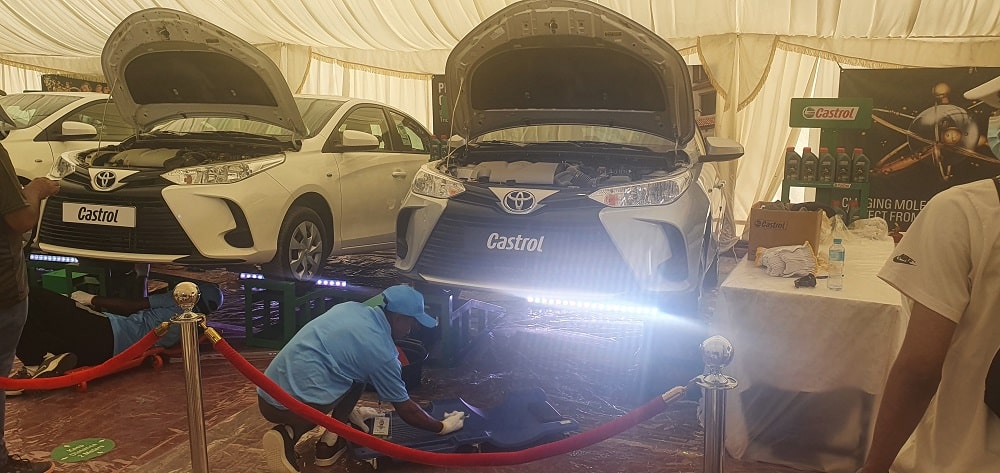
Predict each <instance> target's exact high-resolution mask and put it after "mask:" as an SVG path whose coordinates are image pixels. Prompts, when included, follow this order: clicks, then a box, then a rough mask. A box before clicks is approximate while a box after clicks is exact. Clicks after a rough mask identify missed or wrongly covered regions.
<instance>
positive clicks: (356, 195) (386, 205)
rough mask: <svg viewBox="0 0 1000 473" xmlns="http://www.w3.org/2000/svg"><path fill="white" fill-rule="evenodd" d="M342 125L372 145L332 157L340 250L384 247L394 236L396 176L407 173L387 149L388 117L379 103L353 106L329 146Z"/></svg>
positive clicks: (388, 135)
mask: <svg viewBox="0 0 1000 473" xmlns="http://www.w3.org/2000/svg"><path fill="white" fill-rule="evenodd" d="M346 130H355V131H361V132H365V133H370V134H372V135H374V136H375V137H376V138H378V140H379V145H378V148H377V149H366V150H343V151H342V152H340V153H339V155H338V157H337V160H338V166H339V168H340V188H341V192H342V194H341V195H342V196H343V202H342V204H341V212H340V215H334V218H335V219H338V222H339V225H337V227H338V229H339V231H340V234H341V245H342V249H343V250H345V251H352V248H353V249H354V250H357V249H359V248H362V247H370V248H378V247H389V246H391V245H392V244H393V242H394V241H395V231H396V212H398V211H399V205H400V198H399V196H398V185H399V183H398V181H399V180H400V179H405V177H406V176H407V175H408V176H409V177H410V179H412V173H408V172H407V171H406V169H404V168H403V167H402V166H401V164H400V162H399V159H400V156H401V154H400V153H396V152H393V151H392V146H391V144H390V142H391V137H390V136H391V135H390V128H389V121H388V120H387V119H386V116H385V112H384V111H383V110H382V107H381V106H379V105H375V104H370V105H369V104H365V105H358V106H355V107H354V108H353V109H352V110H351V111H349V112H348V113H347V114H346V115H345V116H344V118H343V119H342V120H341V122H340V123H339V124H338V125H337V127H336V130H335V131H334V133H333V135H332V136H331V140H333V141H334V143H333V149H337V146H338V145H339V143H337V142H336V141H337V140H338V139H339V138H338V137H339V136H342V135H343V132H344V131H346Z"/></svg>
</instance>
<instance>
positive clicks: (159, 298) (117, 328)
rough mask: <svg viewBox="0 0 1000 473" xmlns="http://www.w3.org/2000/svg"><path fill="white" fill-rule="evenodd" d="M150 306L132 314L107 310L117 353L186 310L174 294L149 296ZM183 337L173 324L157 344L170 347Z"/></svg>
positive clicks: (106, 313) (178, 328)
mask: <svg viewBox="0 0 1000 473" xmlns="http://www.w3.org/2000/svg"><path fill="white" fill-rule="evenodd" d="M148 299H149V308H148V309H143V310H140V311H139V312H136V313H134V314H132V315H127V316H125V315H118V314H112V313H109V312H105V313H104V315H107V316H108V321H110V322H111V331H112V332H114V334H115V353H114V354H115V355H117V354H119V353H121V352H123V351H125V350H126V349H127V348H128V347H130V346H132V345H135V342H138V341H139V340H140V339H141V338H142V337H145V336H146V334H147V333H149V331H150V330H153V329H154V328H156V327H158V326H159V325H160V323H162V322H166V321H168V320H170V319H171V317H173V316H175V315H177V314H180V313H181V312H184V309H181V308H180V306H178V305H177V302H175V301H174V296H173V294H170V293H162V294H153V295H151V296H149V298H148ZM180 339H181V329H180V327H178V326H177V324H171V325H170V330H167V333H166V334H165V335H164V336H162V337H160V340H159V341H158V342H156V346H160V347H169V346H173V345H176V344H177V342H179V341H180Z"/></svg>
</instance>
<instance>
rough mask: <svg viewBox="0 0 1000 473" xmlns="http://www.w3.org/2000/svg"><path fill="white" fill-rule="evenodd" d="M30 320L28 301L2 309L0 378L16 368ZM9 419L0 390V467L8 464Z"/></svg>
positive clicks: (3, 393)
mask: <svg viewBox="0 0 1000 473" xmlns="http://www.w3.org/2000/svg"><path fill="white" fill-rule="evenodd" d="M27 319H28V299H27V298H25V299H24V300H23V301H21V302H18V303H17V304H14V305H12V306H10V307H4V308H2V309H0V376H8V375H9V374H10V370H11V368H13V366H14V351H15V350H17V342H18V340H20V339H21V329H22V328H23V327H24V321H25V320H27ZM6 419H7V394H6V392H5V391H4V390H2V389H0V466H3V465H6V464H7V443H6V442H4V440H3V427H4V421H6Z"/></svg>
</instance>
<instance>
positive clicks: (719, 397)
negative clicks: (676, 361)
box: [695, 335, 736, 473]
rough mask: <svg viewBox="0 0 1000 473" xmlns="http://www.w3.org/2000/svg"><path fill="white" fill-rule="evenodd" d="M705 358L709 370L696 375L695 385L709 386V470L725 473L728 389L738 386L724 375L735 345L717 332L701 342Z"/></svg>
mask: <svg viewBox="0 0 1000 473" xmlns="http://www.w3.org/2000/svg"><path fill="white" fill-rule="evenodd" d="M701 358H702V360H703V361H704V362H705V373H704V374H702V375H701V376H698V377H697V378H695V384H697V385H698V386H701V387H702V388H705V396H704V402H705V465H704V469H703V471H704V472H705V473H722V461H723V459H724V458H725V456H726V451H725V448H724V447H723V442H725V439H726V435H725V433H726V391H728V390H730V389H733V388H735V387H736V380H735V379H733V378H732V377H730V376H726V375H724V374H722V368H725V367H726V366H727V365H729V362H730V361H732V359H733V344H732V343H730V342H729V340H727V339H726V338H725V337H721V336H719V335H714V336H711V337H708V338H707V339H706V340H705V341H704V342H701Z"/></svg>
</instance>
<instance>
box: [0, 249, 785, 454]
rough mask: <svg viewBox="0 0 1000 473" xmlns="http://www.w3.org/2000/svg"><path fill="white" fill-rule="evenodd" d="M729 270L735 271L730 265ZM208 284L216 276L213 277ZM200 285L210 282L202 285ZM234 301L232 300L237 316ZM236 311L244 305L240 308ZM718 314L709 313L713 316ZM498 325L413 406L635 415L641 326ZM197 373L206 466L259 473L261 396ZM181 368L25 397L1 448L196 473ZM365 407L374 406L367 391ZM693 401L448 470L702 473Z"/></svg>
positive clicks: (580, 322) (235, 334) (223, 374)
mask: <svg viewBox="0 0 1000 473" xmlns="http://www.w3.org/2000/svg"><path fill="white" fill-rule="evenodd" d="M729 266H730V267H731V263H730V264H729ZM211 276H212V277H221V276H220V275H218V274H215V275H211ZM202 277H203V278H204V275H202ZM234 302H235V301H229V302H227V305H228V306H229V307H230V309H232V307H233V305H229V304H230V303H234ZM235 305H236V306H237V307H238V306H239V304H235ZM710 307H711V304H709V309H708V310H711V309H710ZM525 314H526V315H525V316H523V317H518V318H511V319H512V320H508V321H506V323H503V324H500V325H499V326H498V327H497V329H496V330H494V331H493V332H492V334H491V336H490V337H486V338H484V339H483V340H481V341H480V342H479V343H478V344H477V345H476V346H475V348H474V349H473V350H472V351H471V352H470V353H469V355H468V356H467V357H466V358H465V359H464V361H463V362H462V363H460V364H459V365H458V366H456V367H450V368H449V367H427V368H425V369H424V373H423V374H424V380H425V382H424V386H423V387H422V388H420V389H418V390H415V391H414V392H412V393H411V394H412V395H413V398H414V399H415V400H417V401H418V402H426V401H430V400H433V399H442V398H453V397H459V396H461V397H462V398H463V399H465V400H467V401H469V402H470V403H472V404H474V405H481V406H487V407H488V406H490V405H492V404H493V403H495V402H497V400H498V399H499V396H501V395H502V393H504V392H506V391H507V390H509V389H513V388H518V387H525V386H538V387H541V388H543V389H544V390H545V391H546V393H547V394H548V396H549V401H550V403H551V404H552V405H553V406H554V407H555V408H556V409H557V410H558V411H560V413H561V414H563V415H564V416H567V417H571V418H574V419H576V420H577V421H578V422H579V423H580V425H581V428H582V429H585V430H586V429H592V428H595V427H597V426H599V425H601V424H603V423H605V422H607V421H609V420H610V419H613V418H615V417H616V416H619V415H621V414H623V413H625V412H627V411H628V410H629V409H630V408H632V407H635V405H636V404H637V403H636V402H635V396H634V390H632V391H630V390H631V389H632V388H631V387H632V386H634V384H633V381H634V380H635V379H636V376H637V371H636V370H637V366H636V342H637V340H638V339H637V334H638V333H639V327H641V326H640V325H637V324H636V323H635V321H629V320H625V319H620V320H608V319H593V318H587V317H579V314H564V313H556V312H551V311H548V312H545V311H536V312H531V311H526V312H525ZM240 330H241V329H240V328H239V327H235V328H232V329H228V330H227V329H224V330H223V335H224V336H225V337H226V338H227V340H229V341H230V342H231V343H232V344H233V345H234V346H235V347H237V349H238V350H239V351H240V353H241V354H242V355H243V356H244V357H245V358H246V359H248V360H249V361H250V362H251V363H252V364H253V365H254V366H256V367H258V368H260V369H263V368H264V367H265V366H266V365H267V363H268V362H269V360H270V359H271V357H272V356H273V352H270V351H267V350H263V349H257V348H249V347H246V346H245V344H243V343H242V334H241V333H240ZM201 370H202V375H203V393H204V408H205V424H206V427H207V430H206V432H207V440H208V451H209V466H210V470H211V471H213V472H220V473H221V472H232V473H237V472H241V473H242V472H256V471H263V467H264V462H263V457H262V452H261V436H262V435H263V433H264V432H265V431H266V430H267V429H269V428H270V427H271V425H270V424H268V423H267V422H266V421H265V420H264V419H262V418H261V417H260V415H259V413H258V411H257V407H256V394H255V390H254V386H253V385H252V384H251V383H250V382H249V381H248V380H247V379H246V378H244V377H243V376H242V375H241V374H239V373H238V372H237V371H236V370H235V369H234V368H233V367H232V366H231V365H230V364H229V362H228V361H226V360H225V359H224V358H222V357H221V356H220V355H218V354H217V353H214V352H213V351H211V350H209V351H208V352H203V354H202V363H201ZM185 396H186V390H185V386H184V373H183V366H182V363H181V360H177V359H175V360H173V362H171V363H168V364H167V365H166V366H164V367H163V368H162V369H161V370H158V371H156V370H153V369H152V368H151V367H148V366H141V367H138V368H135V369H132V370H130V371H126V372H122V373H119V374H116V375H113V376H109V377H107V378H104V379H100V380H94V381H92V382H90V383H89V384H88V386H87V390H86V391H85V392H78V391H76V390H73V389H63V390H56V391H43V392H28V393H26V394H25V395H22V396H19V397H12V398H9V400H8V404H7V433H6V440H7V443H8V446H9V448H10V450H11V451H13V452H16V453H21V454H23V455H25V456H28V457H32V458H47V457H48V455H49V453H50V452H51V450H52V449H53V448H55V447H57V446H59V445H60V444H61V443H64V442H68V441H71V440H76V439H84V438H93V437H101V438H109V439H112V440H114V442H115V443H116V447H115V448H114V449H113V450H112V451H111V452H109V453H107V454H105V455H103V456H100V457H98V458H95V459H93V460H90V461H88V462H83V463H75V464H69V463H62V464H58V471H69V472H92V473H103V472H150V473H161V472H162V473H168V472H169V473H173V472H178V473H179V472H188V471H192V467H191V455H190V449H189V445H188V441H187V439H188V421H187V418H186V407H185V399H186V397H185ZM362 402H363V403H366V404H368V405H374V403H375V398H374V395H373V394H371V393H366V394H365V397H364V398H363V400H362ZM696 408H697V403H696V402H693V401H682V402H680V403H677V404H675V405H673V406H670V407H669V408H668V409H667V411H665V412H664V413H661V414H660V415H658V416H656V417H654V418H652V419H650V420H648V421H646V422H643V423H642V424H640V425H638V426H637V427H635V428H632V429H630V430H628V431H626V432H625V433H623V434H621V435H619V436H616V437H613V438H611V439H609V440H606V441H604V442H601V443H599V444H596V445H593V446H590V447H587V448H584V449H582V450H578V451H575V452H572V453H568V454H565V455H561V456H557V457H553V458H549V459H545V460H541V461H537V462H533V463H529V464H524V465H516V466H508V467H477V468H468V467H467V468H449V469H447V470H448V471H452V472H465V471H468V472H473V471H475V472H546V473H549V472H577V471H579V472H591V471H600V472H626V471H627V472H630V473H641V472H668V473H694V472H701V471H702V451H703V445H702V443H703V432H702V429H701V427H700V426H699V425H698V422H697V418H696ZM316 435H317V432H313V433H312V434H310V435H309V436H308V437H307V439H305V440H303V441H302V442H301V443H300V444H299V445H298V451H299V452H300V453H301V454H302V455H303V457H304V458H305V460H306V466H305V467H304V468H303V471H304V472H317V473H320V472H335V471H349V472H368V471H371V466H370V465H369V464H367V463H359V462H355V461H351V460H349V459H348V460H340V461H339V462H338V463H336V464H335V465H333V466H331V467H325V468H320V467H315V466H313V465H312V464H311V462H312V439H313V438H314V437H315V436H316ZM725 466H726V468H725V470H726V471H728V472H732V473H763V472H791V471H795V470H791V469H789V468H784V467H780V466H775V465H767V464H761V463H752V462H740V461H736V460H733V459H731V458H729V459H727V460H726V465H725ZM378 470H379V471H390V472H391V471H426V472H431V471H444V470H445V469H444V468H437V467H428V466H422V465H416V464H402V463H396V464H392V463H389V462H381V463H380V465H379V468H378Z"/></svg>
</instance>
